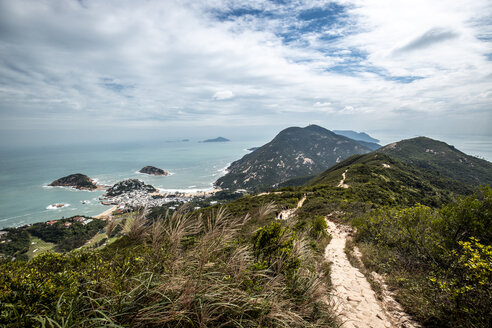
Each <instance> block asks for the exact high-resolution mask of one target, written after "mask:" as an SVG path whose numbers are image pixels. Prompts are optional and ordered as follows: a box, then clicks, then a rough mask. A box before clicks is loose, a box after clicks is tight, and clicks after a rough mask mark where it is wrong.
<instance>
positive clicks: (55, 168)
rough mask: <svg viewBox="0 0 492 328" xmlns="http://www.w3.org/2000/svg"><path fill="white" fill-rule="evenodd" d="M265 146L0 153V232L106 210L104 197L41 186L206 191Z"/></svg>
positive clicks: (158, 145)
mask: <svg viewBox="0 0 492 328" xmlns="http://www.w3.org/2000/svg"><path fill="white" fill-rule="evenodd" d="M265 142H266V141H265V140H261V141H257V142H255V141H231V142H225V143H199V142H197V141H196V140H195V141H193V140H191V141H189V142H182V141H173V142H169V141H168V142H165V141H163V142H156V141H152V142H145V143H139V144H108V145H87V146H80V145H79V146H57V147H48V148H43V149H39V148H24V149H3V150H2V149H0V228H4V227H15V226H21V225H25V224H30V223H35V222H40V221H46V220H51V219H59V218H62V217H70V216H73V215H97V214H99V213H101V212H103V211H105V210H107V209H108V207H107V206H104V205H101V204H100V202H99V201H98V198H99V197H100V196H101V195H102V194H103V193H104V191H81V190H75V189H71V188H65V187H48V186H47V185H48V184H49V183H51V182H52V181H53V180H56V179H58V178H60V177H63V176H66V175H69V174H73V173H83V174H86V175H88V176H89V177H91V178H93V179H96V180H97V182H98V183H99V184H105V185H113V184H115V183H117V182H119V181H121V180H124V179H130V178H136V179H140V180H142V181H144V182H145V183H147V184H151V185H153V186H154V187H156V188H159V189H160V190H163V191H165V190H168V191H177V190H180V191H181V190H182V191H196V190H210V189H212V188H213V186H212V184H213V182H214V181H215V180H217V179H218V178H219V177H220V176H221V175H223V174H225V168H226V167H227V166H228V165H229V164H230V163H231V162H232V161H234V160H237V159H239V158H241V157H242V156H244V155H245V154H247V153H248V151H247V150H246V149H247V148H250V147H254V146H258V145H262V144H264V143H265ZM146 165H153V166H156V167H159V168H162V169H164V170H166V171H168V172H170V175H168V176H150V175H147V174H141V173H138V170H139V169H141V168H142V167H144V166H146ZM82 201H86V202H87V203H86V204H83V203H82ZM55 203H65V204H69V205H68V206H66V207H63V208H53V206H50V205H52V204H55Z"/></svg>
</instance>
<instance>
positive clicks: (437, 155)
mask: <svg viewBox="0 0 492 328" xmlns="http://www.w3.org/2000/svg"><path fill="white" fill-rule="evenodd" d="M378 151H379V152H382V153H385V154H388V155H390V156H391V157H393V158H396V159H398V160H400V161H402V162H404V163H407V164H410V165H412V166H415V167H419V168H421V169H423V170H426V171H428V172H432V173H433V174H437V175H441V176H445V177H449V178H452V179H455V180H458V181H461V182H464V183H467V184H470V185H475V186H478V185H491V184H492V163H490V162H488V161H486V160H483V159H479V158H476V157H473V156H469V155H467V154H465V153H463V152H461V151H459V150H458V149H456V148H454V147H453V146H450V145H448V144H446V143H444V142H442V141H437V140H433V139H430V138H426V137H418V138H413V139H407V140H402V141H399V142H396V143H392V144H389V145H387V146H384V147H383V148H381V149H379V150H378Z"/></svg>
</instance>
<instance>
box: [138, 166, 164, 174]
mask: <svg viewBox="0 0 492 328" xmlns="http://www.w3.org/2000/svg"><path fill="white" fill-rule="evenodd" d="M138 172H140V173H145V174H151V175H168V174H169V173H168V172H166V171H164V170H163V169H160V168H158V167H155V166H146V167H144V168H142V169H140V171H138Z"/></svg>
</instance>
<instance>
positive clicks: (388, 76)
mask: <svg viewBox="0 0 492 328" xmlns="http://www.w3.org/2000/svg"><path fill="white" fill-rule="evenodd" d="M491 105H492V2H490V1H489V0H474V1H469V0H466V1H465V0H453V1H449V0H444V1H440V0H412V1H396V0H387V1H385V0H374V1H371V0H368V1H358V0H353V1H350V0H347V1H345V0H340V1H321V0H305V1H281V0H276V1H274V0H248V1H244V0H242V1H239V0H191V1H188V0H176V1H173V0H161V1H153V0H147V1H136V0H134V1H123V0H104V1H102V0H79V1H76V0H32V1H29V0H0V120H1V121H0V122H1V123H0V137H1V138H2V140H3V141H6V140H24V141H25V142H30V141H32V142H35V141H39V140H41V139H43V138H47V139H50V138H51V139H53V136H55V135H57V136H59V135H63V136H64V137H66V138H68V139H66V140H70V138H69V137H68V136H69V135H73V134H77V135H78V137H77V138H80V133H82V132H83V131H90V132H91V133H90V135H92V136H97V137H101V136H104V135H107V133H109V132H110V133H111V135H126V136H128V135H132V134H139V133H141V132H142V131H154V132H155V131H161V132H162V131H166V133H169V134H176V133H178V134H179V133H181V134H182V135H183V136H184V135H187V134H191V133H192V132H193V131H194V132H196V133H197V134H198V135H200V134H202V135H204V134H206V132H207V131H214V134H224V133H219V132H221V131H224V132H225V134H227V132H230V133H232V131H235V132H237V131H243V133H251V132H252V131H253V132H254V133H265V131H269V130H272V131H275V132H278V129H280V128H282V127H287V126H292V125H297V126H302V125H306V124H309V123H316V124H320V125H322V126H324V127H327V128H329V129H353V130H358V131H367V132H372V133H376V134H378V133H389V134H398V133H400V134H402V135H423V134H426V135H429V134H432V133H436V131H438V132H439V133H441V134H455V133H457V134H460V135H470V134H479V135H492V108H491ZM116 131H126V132H125V133H121V132H120V133H119V134H118V133H117V132H116ZM215 132H216V133H215ZM56 138H58V137H56ZM56 138H55V139H56Z"/></svg>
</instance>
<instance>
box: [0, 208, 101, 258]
mask: <svg viewBox="0 0 492 328" xmlns="http://www.w3.org/2000/svg"><path fill="white" fill-rule="evenodd" d="M105 225H106V223H105V222H104V221H102V220H98V219H93V218H90V217H84V216H74V217H71V218H67V219H61V220H57V221H50V222H40V223H35V224H33V225H30V226H23V227H19V228H8V229H5V230H4V231H7V234H5V235H2V237H1V239H0V259H1V258H16V259H18V260H27V259H28V258H31V257H32V256H33V255H34V251H35V250H36V249H38V251H39V252H40V253H41V251H45V250H48V249H51V248H53V250H54V251H57V252H68V251H70V250H72V249H75V248H78V247H80V246H82V245H84V244H85V242H87V241H88V240H89V239H91V238H92V237H93V236H94V235H95V234H96V233H97V232H98V231H100V230H101V229H102V228H104V226H105ZM33 242H34V243H38V242H39V243H41V244H40V246H42V248H40V247H34V246H35V245H31V243H33ZM38 251H36V252H38Z"/></svg>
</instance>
